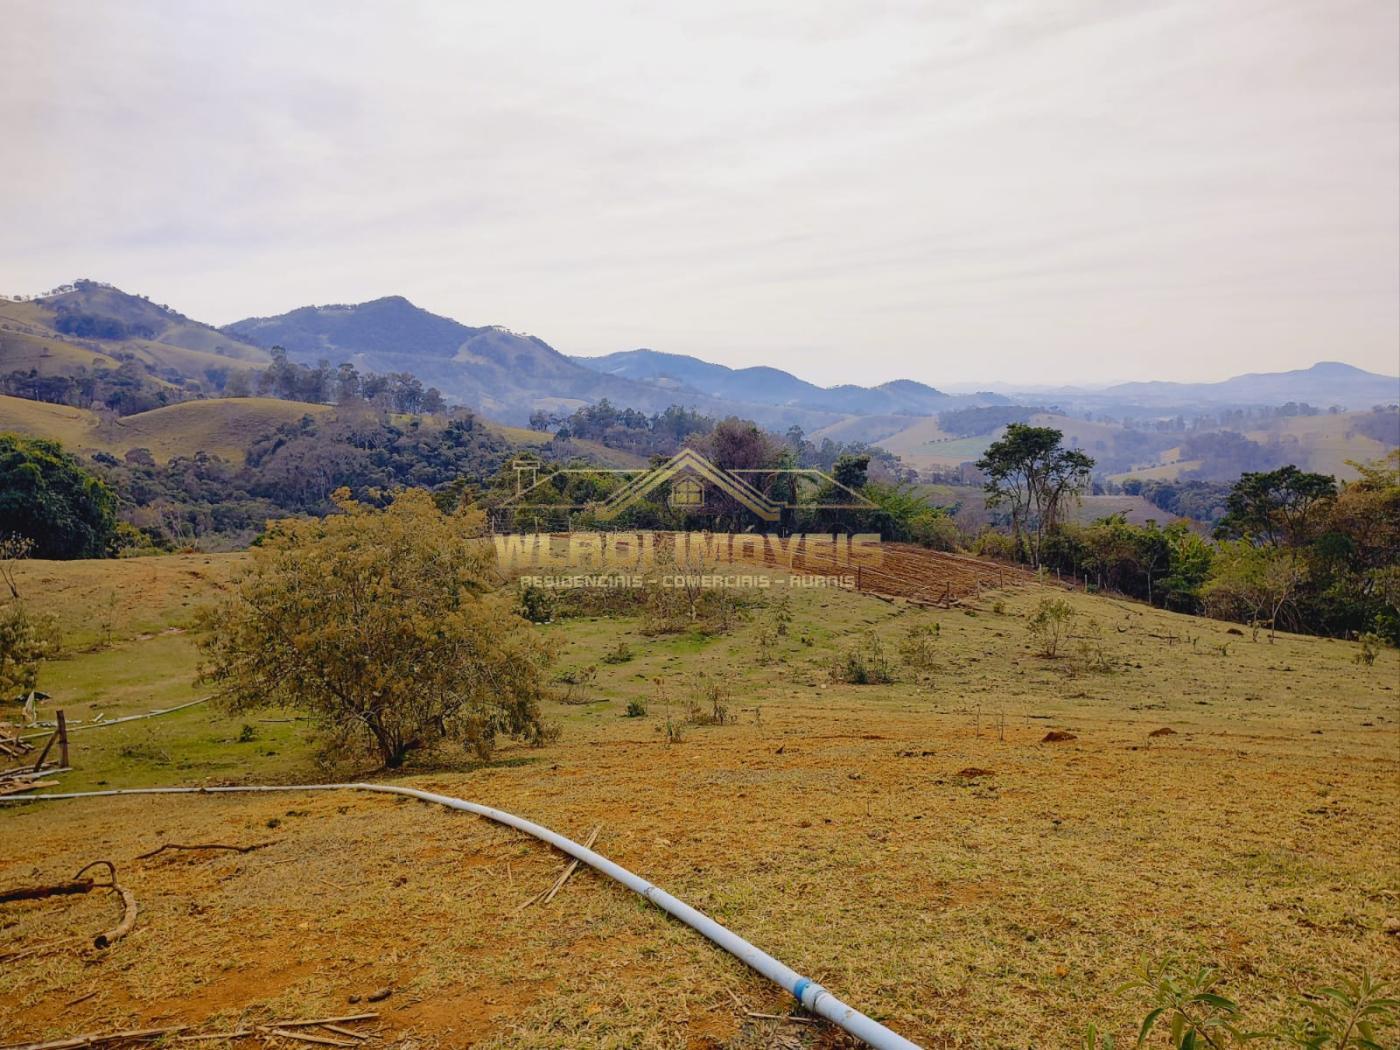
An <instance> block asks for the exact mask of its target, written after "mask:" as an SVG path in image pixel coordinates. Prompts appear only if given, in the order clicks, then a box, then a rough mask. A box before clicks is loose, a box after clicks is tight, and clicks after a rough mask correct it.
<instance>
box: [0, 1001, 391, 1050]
mask: <svg viewBox="0 0 1400 1050" xmlns="http://www.w3.org/2000/svg"><path fill="white" fill-rule="evenodd" d="M377 1020H379V1014H378V1012H376V1011H373V1010H371V1011H370V1012H369V1013H363V1014H344V1015H342V1016H340V1017H301V1018H296V1019H294V1020H291V1021H269V1022H267V1024H265V1025H263V1026H262V1027H263V1028H273V1027H276V1028H310V1027H311V1026H312V1025H318V1024H346V1023H348V1022H350V1021H377ZM0 1050H5V1048H4V1047H0Z"/></svg>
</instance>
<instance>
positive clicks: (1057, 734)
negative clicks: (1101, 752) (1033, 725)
mask: <svg viewBox="0 0 1400 1050" xmlns="http://www.w3.org/2000/svg"><path fill="white" fill-rule="evenodd" d="M1078 739H1079V737H1077V736H1075V735H1074V734H1073V733H1066V732H1065V731H1064V730H1063V729H1052V730H1050V732H1048V733H1046V734H1045V735H1044V736H1043V737H1041V738H1040V742H1041V743H1042V744H1062V743H1064V742H1065V741H1066V740H1078Z"/></svg>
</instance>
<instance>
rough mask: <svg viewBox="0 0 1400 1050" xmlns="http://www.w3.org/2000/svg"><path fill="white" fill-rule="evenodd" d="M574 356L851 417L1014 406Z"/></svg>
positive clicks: (683, 363) (679, 385)
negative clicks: (979, 406)
mask: <svg viewBox="0 0 1400 1050" xmlns="http://www.w3.org/2000/svg"><path fill="white" fill-rule="evenodd" d="M572 360H574V361H576V362H578V363H579V364H581V365H584V366H585V367H587V368H592V369H594V370H596V371H599V372H603V373H606V374H607V375H613V376H620V377H623V378H626V379H633V380H638V381H641V382H645V383H650V384H652V385H655V386H660V387H664V388H666V389H670V390H675V391H677V392H687V391H690V392H694V393H699V394H706V395H709V396H711V397H716V398H723V399H725V400H732V401H747V402H756V403H759V404H764V405H774V406H780V407H793V408H808V409H813V410H815V411H819V412H832V413H837V414H839V415H843V416H850V415H860V416H867V415H892V414H901V415H918V416H926V415H932V414H934V413H936V412H941V411H943V410H944V409H948V408H965V407H968V406H969V405H976V404H996V405H1009V404H1013V403H1014V402H1012V401H1011V399H1010V398H1007V397H1004V396H1002V395H1000V394H991V393H978V394H971V395H964V396H959V395H955V394H945V393H944V392H943V391H941V390H935V389H934V388H933V387H931V386H927V385H925V384H923V383H916V382H914V381H913V380H912V379H897V380H895V381H893V382H890V383H884V384H881V385H880V386H876V387H864V386H855V385H852V384H845V385H842V386H833V387H820V386H817V385H816V384H815V383H809V382H807V381H806V380H804V379H798V378H797V377H796V376H795V375H793V374H792V373H791V372H784V371H782V370H781V369H778V368H769V367H767V366H763V365H759V366H755V367H753V368H730V367H728V366H727V365H717V364H712V363H710V362H708V361H702V360H700V359H699V358H698V357H687V356H685V355H684V354H666V353H662V352H660V351H659V350H622V351H619V352H618V353H615V354H607V355H606V356H604V357H574V358H572Z"/></svg>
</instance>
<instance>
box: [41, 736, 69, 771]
mask: <svg viewBox="0 0 1400 1050" xmlns="http://www.w3.org/2000/svg"><path fill="white" fill-rule="evenodd" d="M57 739H58V730H57V729H55V730H54V731H53V735H52V736H51V737H49V742H48V743H47V744H45V745H44V750H42V751H40V752H39V761H37V762H35V763H34V772H36V773H37V772H39V770H41V769H43V768H44V759H46V758H48V757H49V750H50V748H52V747H53V742H54V741H55V740H57ZM67 764H68V763H67V762H64V763H63V765H65V766H66V765H67Z"/></svg>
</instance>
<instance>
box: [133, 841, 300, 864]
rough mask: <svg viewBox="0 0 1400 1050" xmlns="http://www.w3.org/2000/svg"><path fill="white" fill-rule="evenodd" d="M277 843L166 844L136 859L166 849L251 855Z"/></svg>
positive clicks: (146, 857) (154, 854)
mask: <svg viewBox="0 0 1400 1050" xmlns="http://www.w3.org/2000/svg"><path fill="white" fill-rule="evenodd" d="M278 841H279V840H277V839H274V840H273V841H271V842H255V843H253V844H252V845H251V846H225V845H224V844H223V843H221V842H200V843H194V844H192V845H189V846H186V845H183V844H181V843H179V842H167V843H166V844H165V845H164V846H158V847H156V848H155V849H153V850H151V852H149V853H142V854H141V855H140V856H138V857H137V858H136V859H137V860H147V859H148V858H150V857H154V856H156V854H158V853H164V852H165V851H166V850H168V849H188V850H196V849H226V850H232V851H233V852H234V853H252V852H253V850H255V849H266V848H267V847H268V846H275V845H277V842H278Z"/></svg>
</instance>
